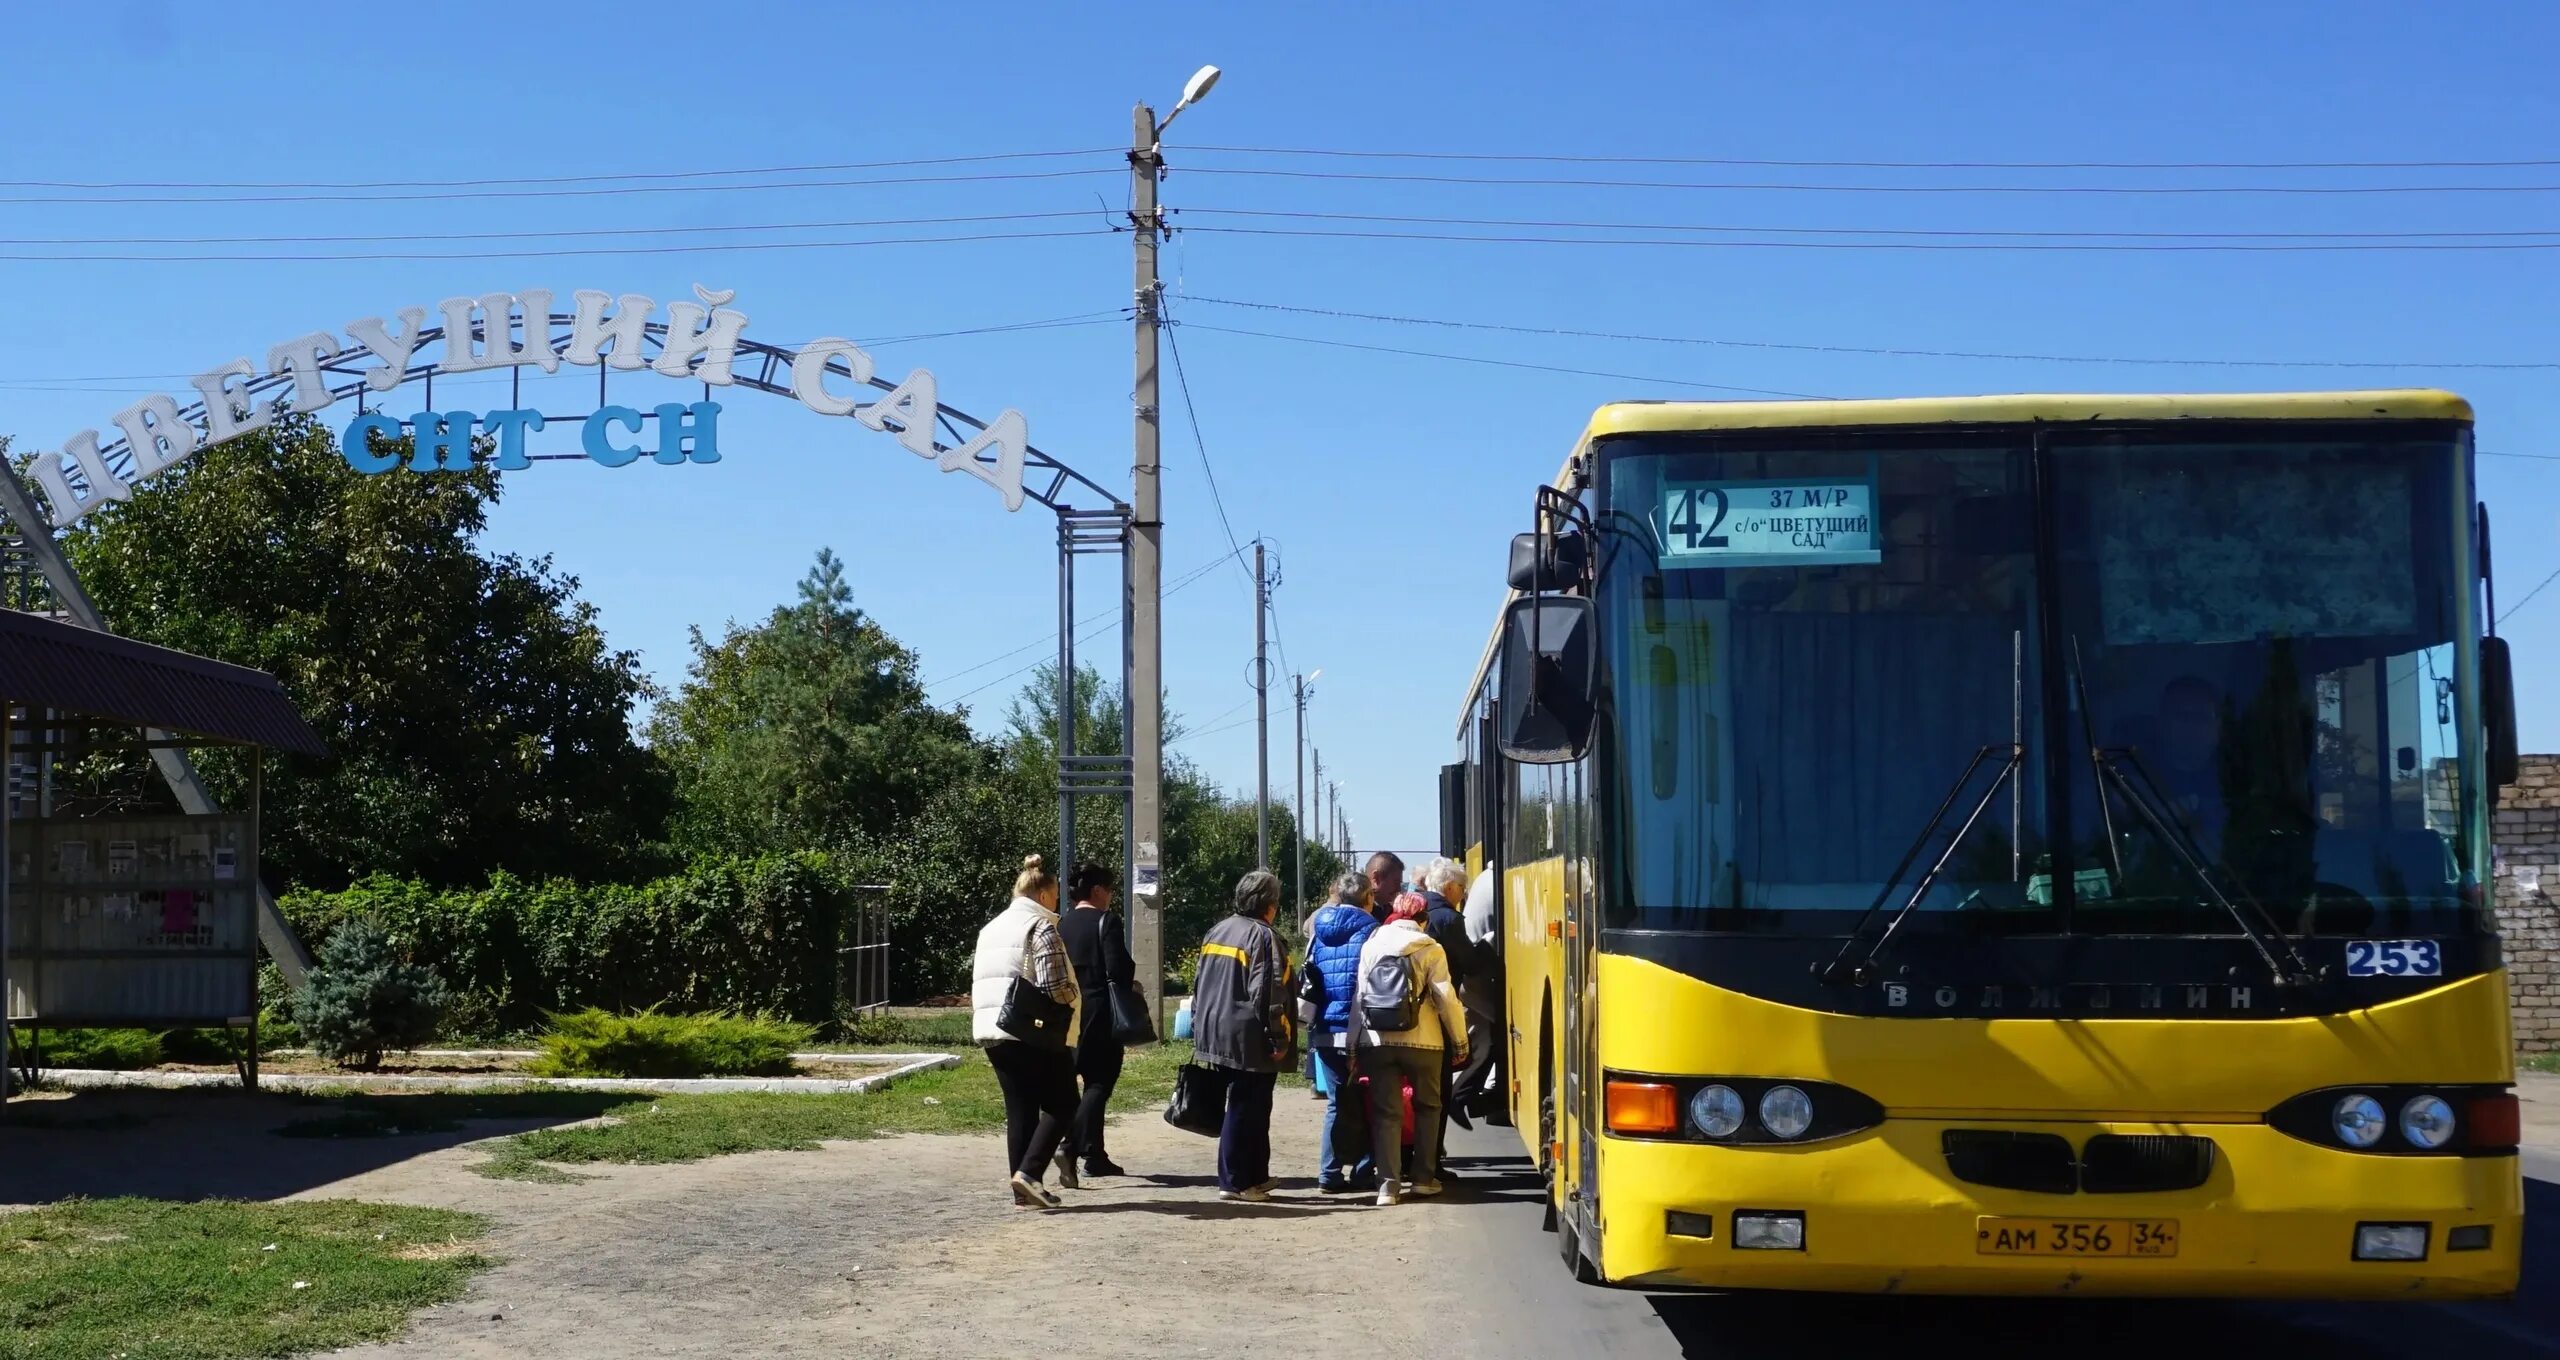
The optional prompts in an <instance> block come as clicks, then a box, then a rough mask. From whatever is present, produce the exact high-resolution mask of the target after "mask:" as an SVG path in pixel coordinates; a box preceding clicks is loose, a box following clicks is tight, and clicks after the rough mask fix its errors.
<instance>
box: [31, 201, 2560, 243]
mask: <svg viewBox="0 0 2560 1360" xmlns="http://www.w3.org/2000/svg"><path fill="white" fill-rule="evenodd" d="M1172 211H1173V212H1174V214H1175V215H1176V216H1181V215H1186V214H1200V215H1203V216H1212V217H1277V218H1288V219H1300V220H1310V221H1326V222H1389V223H1405V224H1411V225H1421V226H1450V227H1543V228H1552V229H1558V230H1574V231H1671V232H1693V233H1704V234H1710V235H1722V236H1738V235H1749V234H1751V233H1754V232H1761V233H1769V234H1774V235H1791V234H1792V235H1800V236H1882V237H1948V236H1978V237H1993V238H2002V239H2018V240H2117V239H2123V240H2169V241H2189V240H2238V241H2252V240H2269V241H2293V240H2308V241H2330V240H2336V241H2405V240H2418V241H2427V240H2437V239H2446V240H2468V239H2489V240H2505V239H2515V238H2522V237H2549V236H2560V228H2549V229H2544V230H2536V231H2017V230H2006V229H1994V228H1980V227H1773V226H1726V225H1709V224H1703V223H1696V222H1577V221H1556V220H1551V219H1545V218H1523V217H1423V216H1409V215H1401V214H1393V213H1354V212H1307V211H1296V210H1289V209H1280V208H1177V209H1174V210H1172ZM0 244H5V242H0Z"/></svg>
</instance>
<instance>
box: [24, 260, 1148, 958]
mask: <svg viewBox="0 0 2560 1360" xmlns="http://www.w3.org/2000/svg"><path fill="white" fill-rule="evenodd" d="M697 291H699V290H697ZM709 300H710V298H709V296H708V295H706V296H705V301H709ZM523 320H524V321H525V323H526V326H525V329H526V330H527V331H528V332H530V331H531V330H532V329H533V326H532V324H531V322H532V318H531V317H526V318H523ZM577 320H578V318H577V314H576V313H573V312H550V313H547V314H546V315H545V318H544V323H543V327H542V330H543V335H542V336H541V337H539V340H540V342H541V343H542V344H546V345H548V346H550V348H551V350H552V352H554V353H558V352H559V351H560V350H561V348H562V347H563V346H564V345H565V344H566V343H567V342H568V341H569V339H570V338H571V336H572V334H573V332H574V329H575V327H576V324H577ZM510 322H511V318H508V317H506V316H503V315H501V316H500V317H498V318H497V319H496V322H495V324H496V326H500V327H506V328H507V329H508V330H510V331H512V329H513V326H512V325H511V324H510ZM638 329H639V331H640V333H641V336H642V343H641V345H640V350H639V352H640V355H641V357H642V358H643V359H644V360H646V361H649V362H650V363H654V361H655V360H656V358H657V356H658V355H659V354H661V353H663V352H664V350H665V348H666V343H667V338H668V333H669V327H668V325H667V323H665V322H656V321H653V322H649V323H646V324H645V325H643V326H641V327H639V328H638ZM492 330H493V326H492V325H491V324H490V322H489V321H487V320H484V319H480V318H477V317H475V320H474V323H473V325H472V327H471V331H470V334H469V336H468V337H467V339H466V343H468V344H483V343H487V342H489V341H490V340H492V339H497V340H500V341H503V340H504V339H506V337H505V336H504V335H498V336H494V337H493V335H492V333H491V332H492ZM445 336H446V328H445V327H442V326H430V327H425V328H423V329H420V330H418V331H417V332H416V333H415V334H414V336H413V338H412V340H411V348H410V352H411V353H412V354H415V353H418V352H420V351H423V350H425V349H426V348H427V347H428V346H429V345H430V344H431V343H432V342H435V341H438V340H442V339H444V338H445ZM536 339H537V337H535V336H533V335H531V334H527V335H526V337H525V340H526V344H527V346H528V348H530V347H531V346H532V345H533V344H534V343H535V341H536ZM448 348H450V347H448ZM492 348H494V346H492ZM733 354H734V357H733V358H732V360H731V363H730V381H729V383H728V384H726V385H727V386H733V387H742V388H745V389H747V390H749V391H753V392H760V393H764V394H766V395H769V396H779V397H786V398H792V399H794V400H795V401H796V400H797V393H795V391H794V390H793V388H792V386H791V384H790V382H789V378H790V375H791V372H792V369H793V367H794V365H795V364H796V363H797V362H798V360H799V357H800V355H799V351H798V350H795V349H791V348H787V347H784V346H780V345H771V344H766V343H764V342H761V341H756V340H750V339H747V338H746V337H744V336H743V335H742V336H739V337H737V339H736V340H735V342H734V350H733ZM376 359H377V356H376V355H375V353H374V352H373V351H372V350H371V349H369V348H367V347H365V346H363V345H354V346H350V347H348V348H345V349H341V350H338V351H336V352H335V353H333V354H331V355H330V356H329V357H328V358H326V359H325V360H321V361H319V362H318V363H317V365H316V366H317V368H318V370H319V371H320V372H321V373H322V374H325V375H327V376H328V377H329V378H331V379H334V380H335V381H332V382H330V383H329V384H328V391H329V394H330V397H331V399H332V404H335V402H337V401H342V400H345V399H347V398H351V397H352V398H354V400H355V403H356V409H357V411H358V413H359V414H362V413H365V412H366V411H367V410H368V409H369V408H368V405H367V403H368V402H372V403H375V406H374V408H372V409H378V405H379V401H380V399H381V398H382V397H384V396H387V395H388V394H390V393H392V392H395V391H399V390H400V389H402V388H404V387H407V386H410V385H411V384H418V385H419V386H420V387H421V389H422V390H421V393H420V396H421V400H422V402H423V404H424V405H425V406H426V408H427V409H429V410H434V409H435V404H436V403H435V379H436V374H437V372H438V370H439V368H440V365H438V364H435V363H421V364H412V365H409V366H408V367H407V368H405V369H404V370H402V371H401V373H400V376H399V378H398V379H397V380H396V381H394V382H392V383H390V384H389V385H388V386H378V385H376V381H375V380H376V378H377V377H378V376H379V375H380V374H381V373H383V372H384V371H386V370H384V369H382V368H380V367H376V368H370V369H364V368H359V367H358V365H361V364H363V363H365V362H366V361H368V360H376ZM474 371H475V372H482V373H485V372H487V370H486V369H480V370H474ZM617 371H620V372H622V373H624V374H626V375H628V376H630V377H635V378H638V377H647V378H655V379H658V380H660V381H672V382H685V381H695V380H694V379H690V378H670V377H668V375H666V374H663V373H659V372H656V371H655V370H654V369H653V368H652V367H650V366H647V365H646V364H644V365H643V366H640V367H634V368H624V369H621V370H617V369H616V368H615V367H614V366H613V365H612V364H610V363H599V364H597V365H596V405H597V408H598V409H602V408H603V407H605V406H606V405H608V404H610V403H609V400H608V394H609V392H610V387H611V383H612V381H613V375H614V374H615V373H616V372H617ZM825 372H826V374H827V375H829V376H833V377H837V378H842V379H846V380H848V381H851V380H853V379H854V378H855V373H854V371H853V369H852V367H851V366H850V365H849V364H848V363H847V362H846V361H845V360H844V358H843V357H841V355H831V356H830V357H829V358H828V360H827V362H826V365H825ZM508 373H509V393H508V394H509V399H510V404H511V405H520V403H521V399H522V393H523V385H524V366H523V365H521V364H518V365H512V366H510V367H509V369H508ZM544 376H546V377H548V376H551V375H550V374H549V373H546V374H545V375H544ZM862 381H863V382H864V383H865V384H866V385H868V386H869V387H871V388H873V389H875V390H877V391H881V392H895V391H897V390H898V388H899V384H897V383H895V382H891V381H889V380H888V379H886V378H883V377H880V376H878V375H876V374H874V375H872V376H869V377H867V378H864V379H862ZM293 385H294V376H293V374H292V373H291V372H290V371H286V372H281V373H270V374H266V375H263V376H259V377H255V378H252V379H250V380H249V381H247V382H244V383H241V384H240V385H239V386H237V387H235V388H233V389H231V390H232V392H233V393H234V394H236V395H237V396H238V397H240V398H241V399H242V400H243V401H244V402H246V403H249V409H250V410H257V409H260V407H261V406H262V405H272V404H273V402H274V400H275V399H276V398H278V397H280V396H281V395H282V394H284V393H286V392H289V391H290V390H291V389H292V388H293ZM713 386H714V384H710V383H704V384H703V392H704V395H705V398H706V399H708V397H709V396H710V394H711V392H712V389H713ZM261 399H264V400H263V401H262V400H261ZM178 414H179V416H180V418H182V419H184V420H186V421H188V422H189V423H191V424H194V423H200V422H202V421H204V419H205V416H206V403H205V402H204V401H203V400H197V401H194V402H191V403H188V404H185V405H183V406H180V407H179V408H178ZM542 414H543V418H544V420H545V421H546V422H547V421H551V420H559V421H563V422H571V421H578V420H583V419H585V416H584V415H570V414H565V413H564V414H561V415H557V416H555V415H553V414H552V413H550V412H544V413H542ZM639 414H640V418H641V419H643V420H655V419H657V416H656V414H655V412H653V411H642V412H640V413H639ZM934 423H935V429H934V431H933V439H932V444H933V447H934V449H935V451H936V453H937V454H942V455H946V456H947V455H948V454H949V453H950V452H951V451H952V450H954V449H958V448H961V447H964V446H965V445H967V444H968V443H969V442H970V435H969V434H964V433H963V431H964V430H966V431H970V432H974V433H977V434H984V433H985V432H987V430H988V428H989V424H988V422H986V421H983V420H980V419H978V418H977V417H975V416H973V415H970V414H969V413H968V412H966V411H962V410H959V409H957V408H956V407H952V406H949V405H946V404H943V403H940V402H938V401H937V402H936V404H935V410H934ZM888 432H891V433H894V432H895V430H894V429H892V430H890V431H888ZM946 441H947V442H946ZM98 452H99V456H100V459H101V461H102V462H103V463H104V464H105V466H106V467H107V469H108V470H109V471H110V472H112V473H114V474H115V475H116V476H117V477H119V478H121V479H123V480H124V481H125V482H126V483H127V484H128V485H137V484H139V483H140V481H141V480H142V478H141V477H140V476H139V475H137V474H138V473H139V468H138V467H137V466H136V464H135V460H134V450H133V449H132V447H131V441H130V440H128V439H124V438H118V439H116V440H114V441H113V442H109V443H102V444H100V445H99V449H98ZM44 456H48V457H51V456H57V455H52V454H47V455H44ZM529 457H530V458H531V459H533V460H534V461H566V460H569V459H578V460H580V461H584V459H585V455H583V454H532V455H529ZM976 460H977V461H978V462H980V463H987V464H992V463H993V462H994V461H995V459H994V456H993V455H992V454H991V453H988V452H981V453H979V454H978V455H976ZM1022 494H1023V495H1024V496H1025V497H1026V498H1028V499H1031V500H1035V501H1038V502H1039V503H1040V504H1041V505H1043V506H1045V507H1047V508H1048V509H1049V510H1050V511H1051V512H1052V513H1053V514H1055V515H1056V517H1057V523H1058V534H1057V543H1058V652H1057V663H1056V664H1057V697H1056V704H1057V760H1058V781H1057V792H1058V857H1057V865H1056V868H1057V871H1058V873H1059V876H1060V877H1061V878H1062V879H1063V878H1064V877H1065V875H1066V872H1067V870H1068V869H1069V868H1070V867H1071V866H1072V865H1073V864H1074V862H1075V828H1076V803H1077V800H1078V799H1080V798H1085V797H1114V798H1117V799H1118V800H1119V802H1120V816H1121V829H1122V831H1121V859H1122V865H1121V882H1122V884H1123V885H1124V886H1125V885H1128V884H1130V883H1132V882H1134V881H1135V878H1136V869H1137V864H1136V854H1137V838H1136V835H1135V814H1136V807H1135V802H1136V793H1137V790H1136V783H1135V780H1134V777H1133V768H1134V765H1133V761H1132V759H1131V756H1130V754H1129V753H1130V749H1131V740H1130V738H1131V733H1130V730H1129V724H1130V710H1131V702H1132V701H1131V687H1130V681H1131V677H1132V670H1133V662H1134V657H1133V655H1132V654H1131V652H1130V645H1129V637H1130V623H1131V614H1132V613H1133V611H1134V609H1135V605H1136V601H1135V597H1134V595H1133V594H1132V589H1131V587H1132V582H1131V580H1130V575H1129V558H1128V553H1129V541H1130V537H1131V531H1132V525H1133V515H1132V512H1131V509H1130V506H1129V503H1128V502H1127V501H1126V500H1124V499H1122V498H1121V497H1120V496H1119V495H1118V494H1117V493H1114V492H1112V491H1110V490H1108V489H1107V488H1105V487H1104V486H1103V485H1102V484H1101V483H1099V482H1096V481H1094V480H1093V479H1092V478H1090V477H1087V476H1086V475H1084V474H1083V473H1081V472H1078V471H1076V470H1075V469H1074V468H1072V467H1070V466H1068V465H1067V464H1066V463H1064V462H1062V461H1060V460H1059V459H1058V458H1056V457H1055V456H1053V455H1051V454H1049V453H1046V452H1044V451H1042V450H1041V449H1040V448H1039V447H1037V446H1036V445H1032V444H1030V443H1029V442H1028V441H1025V443H1024V445H1023V459H1022ZM0 515H5V517H6V518H7V520H8V523H9V526H10V529H11V531H12V532H11V535H10V536H9V537H8V538H7V539H6V540H5V541H0V562H4V563H5V564H6V566H7V568H8V569H9V570H11V571H12V572H16V573H21V574H22V579H21V581H20V583H19V584H20V590H19V592H18V594H19V596H20V598H22V599H23V598H25V596H26V595H27V594H28V592H27V590H26V589H25V587H26V586H27V585H30V584H32V583H31V582H28V581H26V580H24V579H23V574H24V573H28V572H30V571H32V572H35V573H40V574H41V575H42V576H43V578H44V579H45V580H46V581H47V582H48V583H49V584H50V585H51V587H52V593H53V596H54V599H55V602H56V603H57V604H59V605H60V606H61V608H60V609H59V610H58V611H57V612H58V613H59V614H61V615H62V616H65V617H68V618H70V619H71V620H72V621H74V622H77V623H80V624H82V625H84V626H86V627H89V628H93V629H96V630H98V631H100V632H109V631H112V630H110V629H108V628H107V627H106V624H105V622H104V620H103V619H102V618H101V617H100V616H99V614H98V611H97V607H96V605H95V604H94V603H92V602H91V601H90V599H89V595H88V591H87V590H86V589H85V588H84V587H83V586H82V585H81V584H80V581H79V578H78V576H77V575H76V574H75V573H74V572H73V571H72V570H71V565H70V563H69V561H68V560H67V559H65V558H64V557H63V555H62V552H61V550H60V547H59V545H58V544H56V543H55V542H54V540H53V536H52V533H51V531H50V530H49V528H48V527H47V526H48V524H49V520H48V519H47V518H46V517H45V516H44V515H43V514H42V513H40V512H39V511H38V510H37V508H36V506H35V503H34V498H33V497H32V496H30V495H29V494H28V491H27V489H26V486H25V484H24V483H23V482H21V481H20V480H19V479H18V478H17V477H16V476H15V475H10V476H0ZM1096 556H1108V557H1116V558H1118V559H1119V562H1120V637H1121V649H1120V650H1121V654H1120V693H1121V705H1120V708H1121V733H1120V754H1118V755H1082V754H1079V753H1078V752H1077V749H1076V737H1077V731H1076V717H1077V700H1076V693H1075V683H1076V646H1075V642H1076V615H1075V599H1076V590H1075V572H1076V564H1077V561H1078V559H1080V558H1085V557H1096ZM0 605H5V601H0ZM152 754H153V757H154V759H155V760H156V761H157V762H158V764H159V766H160V770H161V774H162V776H163V777H164V778H165V779H166V780H167V781H168V783H169V786H170V789H171V791H172V792H173V793H174V794H176V796H177V798H178V800H179V802H180V803H181V804H182V805H183V806H185V807H186V808H187V810H189V811H191V812H209V811H213V810H215V809H214V807H213V803H212V798H211V795H210V794H209V793H208V792H207V791H206V789H205V788H204V784H203V781H202V780H201V779H199V778H198V777H197V775H196V772H195V769H194V766H193V764H192V762H191V761H189V759H188V758H187V755H186V753H185V752H184V751H183V750H179V749H176V748H165V747H164V748H159V749H155V750H154V751H153V753H152ZM258 895H259V906H260V922H259V926H260V929H259V933H260V936H261V939H262V941H263V942H264V943H265V944H266V946H267V948H268V952H269V953H270V954H271V955H273V956H274V957H275V958H276V960H277V963H278V966H279V969H280V971H282V972H283V973H284V975H285V977H286V980H287V981H288V982H290V983H292V984H293V985H295V986H297V987H298V986H300V984H301V980H302V974H303V972H304V970H305V969H307V968H308V967H309V964H310V961H309V958H308V956H307V955H306V954H305V953H304V951H303V949H302V946H301V943H300V941H298V940H296V939H295V938H294V937H293V934H292V931H291V929H290V928H289V927H288V926H286V924H285V922H284V919H283V917H282V916H281V915H280V914H279V913H278V912H277V911H276V909H275V903H274V901H273V899H272V897H271V896H270V895H269V894H268V893H267V891H266V889H265V888H264V886H263V885H261V886H260V888H259V894H258Z"/></svg>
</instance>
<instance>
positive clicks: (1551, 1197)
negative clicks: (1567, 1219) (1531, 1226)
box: [1538, 1091, 1564, 1232]
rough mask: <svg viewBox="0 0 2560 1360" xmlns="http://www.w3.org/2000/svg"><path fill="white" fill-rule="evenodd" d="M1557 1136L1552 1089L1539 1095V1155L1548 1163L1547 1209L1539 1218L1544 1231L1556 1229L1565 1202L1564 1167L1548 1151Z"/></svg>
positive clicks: (1540, 1226)
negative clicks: (1558, 1210) (1559, 1211)
mask: <svg viewBox="0 0 2560 1360" xmlns="http://www.w3.org/2000/svg"><path fill="white" fill-rule="evenodd" d="M1555 1138H1556V1098H1555V1093H1554V1092H1552V1091H1550V1092H1548V1093H1546V1094H1545V1095H1541V1096H1539V1097H1538V1148H1539V1153H1538V1156H1539V1160H1541V1161H1543V1162H1545V1163H1546V1164H1547V1211H1546V1213H1544V1214H1542V1215H1540V1216H1539V1218H1538V1228H1539V1230H1540V1231H1542V1232H1554V1231H1555V1230H1556V1218H1557V1214H1556V1206H1557V1205H1559V1204H1562V1203H1563V1202H1564V1169H1563V1168H1562V1167H1561V1166H1559V1165H1557V1163H1556V1159H1555V1158H1554V1157H1552V1156H1549V1155H1548V1153H1547V1149H1550V1148H1553V1147H1554V1146H1555V1145H1556V1143H1555Z"/></svg>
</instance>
